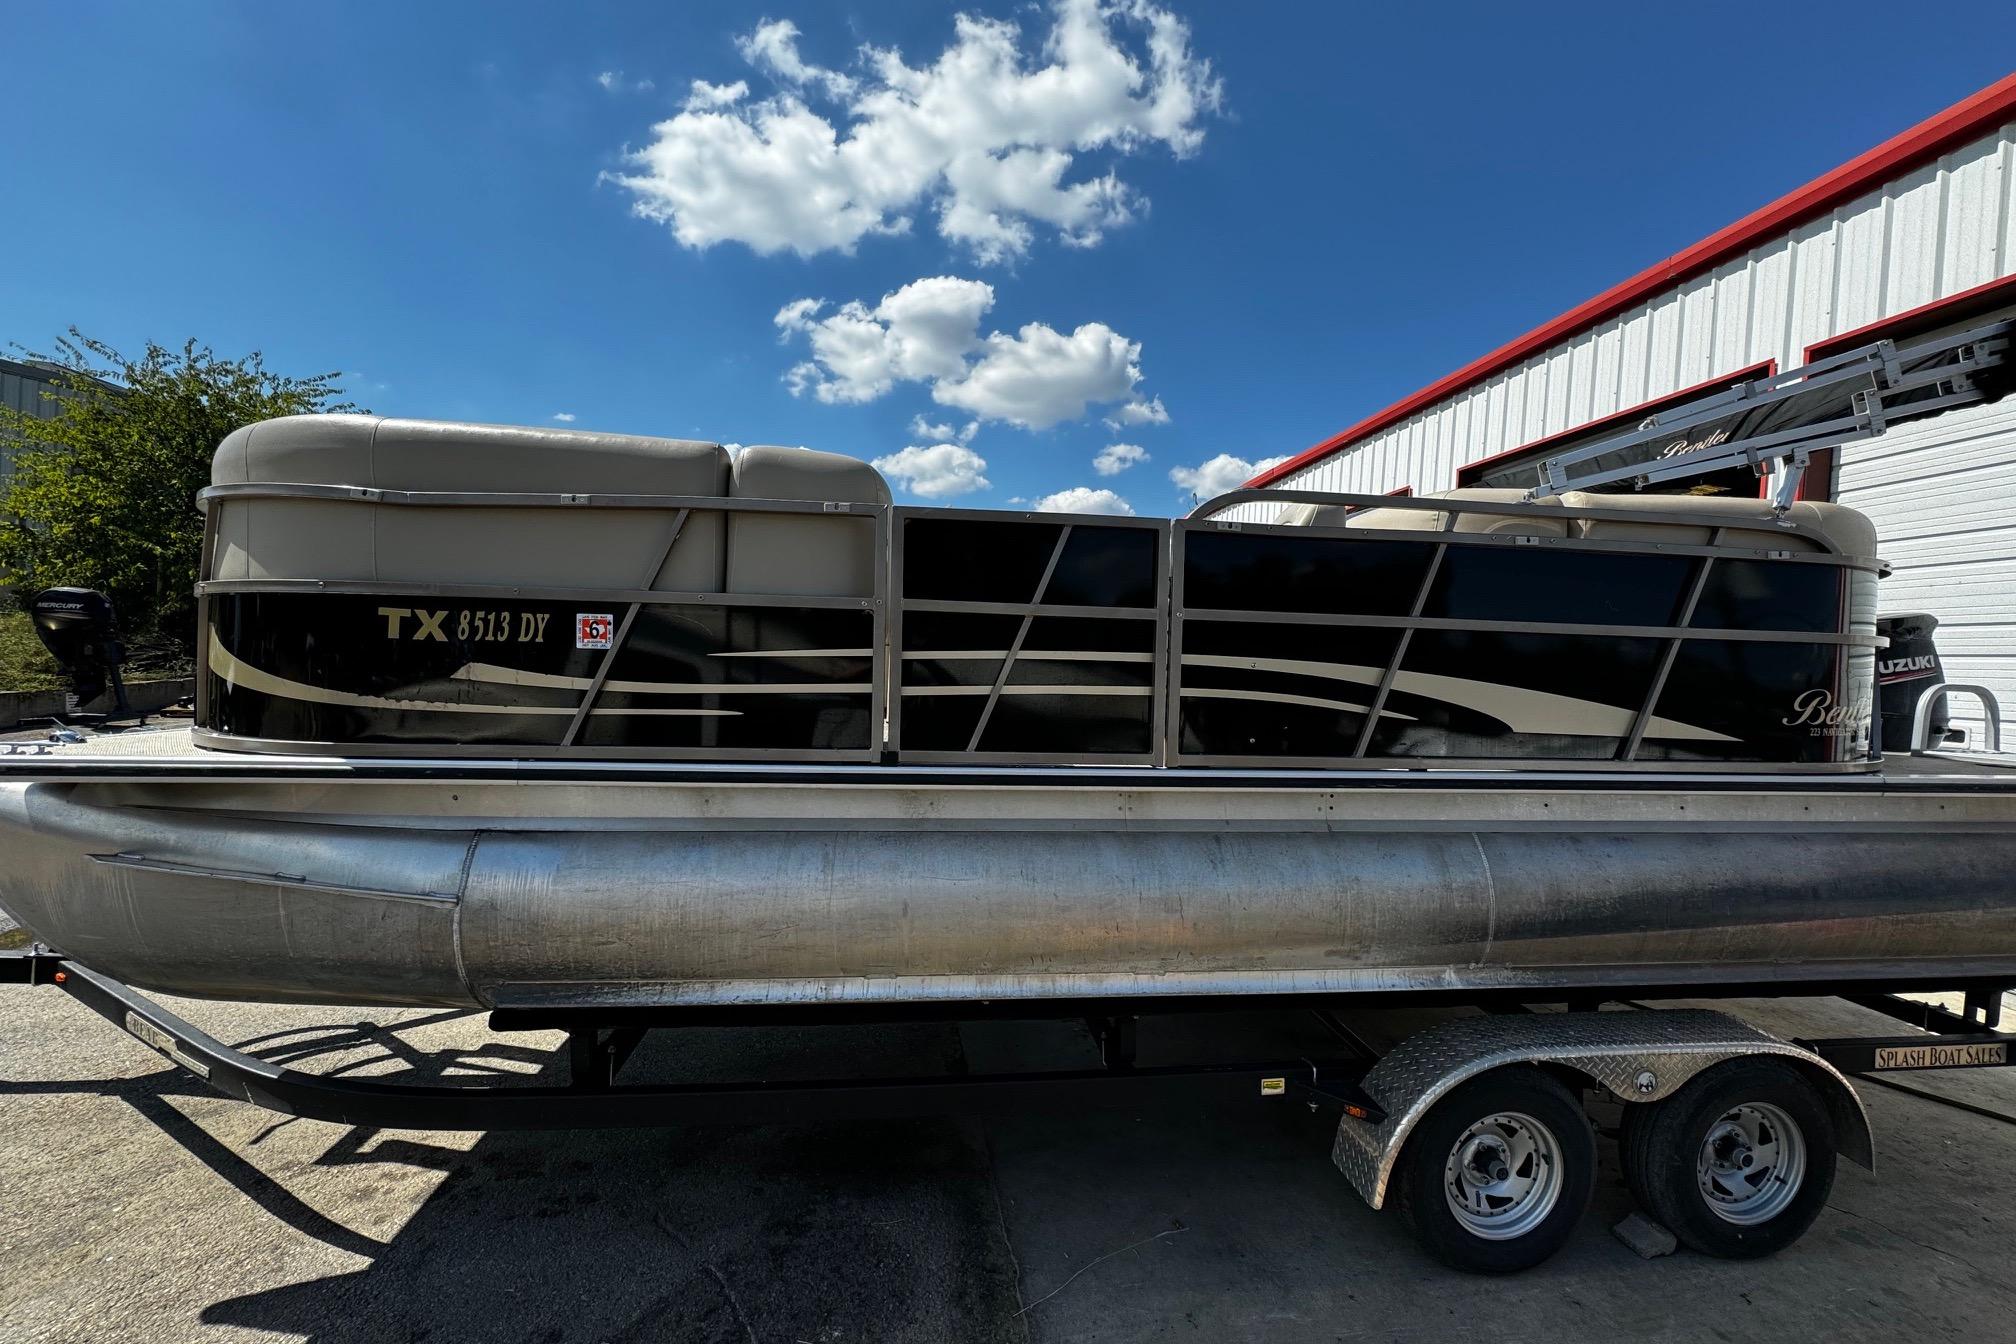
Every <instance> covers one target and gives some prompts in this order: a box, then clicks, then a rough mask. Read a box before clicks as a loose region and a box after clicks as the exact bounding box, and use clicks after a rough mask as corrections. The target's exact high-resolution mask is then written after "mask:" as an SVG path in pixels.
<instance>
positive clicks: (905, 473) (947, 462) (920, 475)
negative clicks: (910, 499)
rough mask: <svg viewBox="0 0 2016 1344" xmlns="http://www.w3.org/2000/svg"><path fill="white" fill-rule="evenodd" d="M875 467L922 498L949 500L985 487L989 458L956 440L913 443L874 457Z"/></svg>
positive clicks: (987, 483) (988, 483) (986, 485)
mask: <svg viewBox="0 0 2016 1344" xmlns="http://www.w3.org/2000/svg"><path fill="white" fill-rule="evenodd" d="M875 469H876V470H877V471H879V472H881V473H882V474H883V475H885V476H887V477H889V478H890V479H892V480H894V481H895V482H896V483H897V484H898V485H900V486H902V487H903V488H904V489H905V490H908V491H909V492H910V493H911V494H913V495H916V496H918V497H919V498H920V499H946V498H949V497H951V496H953V495H970V494H972V493H973V492H974V491H975V490H985V489H986V488H987V487H988V486H989V485H990V484H991V482H989V481H988V479H987V478H986V477H985V476H984V475H982V474H981V473H982V472H984V471H986V470H987V459H986V458H984V457H982V456H980V454H978V453H976V452H974V451H973V450H972V449H971V448H967V447H965V446H963V445H961V444H957V443H934V444H931V445H929V446H928V447H920V446H917V445H914V444H913V445H912V446H910V447H908V448H905V449H904V450H903V451H902V452H900V453H891V454H890V455H889V456H887V457H878V458H876V459H875Z"/></svg>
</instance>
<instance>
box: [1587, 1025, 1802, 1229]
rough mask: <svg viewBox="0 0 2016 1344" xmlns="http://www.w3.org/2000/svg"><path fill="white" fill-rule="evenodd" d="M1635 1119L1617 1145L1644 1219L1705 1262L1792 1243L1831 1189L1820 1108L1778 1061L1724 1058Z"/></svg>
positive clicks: (1797, 1073)
mask: <svg viewBox="0 0 2016 1344" xmlns="http://www.w3.org/2000/svg"><path fill="white" fill-rule="evenodd" d="M1632 1109H1633V1110H1638V1111H1642V1114H1640V1115H1638V1116H1637V1117H1635V1123H1632V1124H1628V1125H1626V1126H1625V1128H1624V1132H1623V1136H1622V1141H1621V1143H1620V1144H1619V1156H1620V1157H1621V1158H1622V1160H1623V1166H1624V1181H1625V1184H1627V1185H1629V1186H1630V1187H1631V1193H1632V1194H1633V1195H1635V1196H1636V1197H1637V1199H1638V1202H1639V1204H1640V1205H1642V1206H1643V1207H1644V1209H1645V1211H1646V1212H1647V1213H1649V1214H1651V1215H1652V1216H1653V1217H1654V1218H1656V1219H1658V1220H1659V1221H1660V1222H1662V1223H1664V1224H1665V1225H1666V1226H1667V1227H1668V1228H1669V1229H1671V1230H1672V1232H1673V1235H1674V1236H1676V1237H1678V1238H1679V1239H1680V1240H1681V1241H1683V1242H1685V1243H1686V1244H1687V1245H1688V1246H1691V1247H1692V1248H1693V1249H1695V1250H1697V1251H1699V1252H1701V1253H1702V1254H1704V1255H1714V1256H1720V1257H1722V1258H1724V1259H1731V1260H1748V1259H1755V1258H1756V1257H1759V1256H1765V1255H1771V1254H1774V1253H1776V1252H1778V1251H1781V1250H1783V1249H1785V1248H1786V1247H1787V1246H1790V1245H1791V1244H1792V1243H1793V1242H1795V1241H1797V1240H1798V1239H1799V1237H1800V1235H1801V1234H1803V1233H1804V1232H1805V1231H1806V1229H1807V1228H1809V1227H1811V1226H1812V1225H1813V1220H1814V1219H1815V1218H1817V1217H1818V1216H1819V1215H1820V1210H1821V1209H1822V1208H1823V1207H1824V1206H1825V1205H1826V1203H1827V1195H1828V1192H1829V1191H1831V1190H1832V1189H1833V1188H1834V1157H1835V1152H1836V1147H1835V1139H1834V1120H1833V1117H1832V1116H1831V1115H1830V1114H1829V1113H1828V1110H1827V1104H1826V1100H1825V1099H1824V1098H1823V1097H1821V1096H1820V1094H1819V1093H1818V1092H1817V1091H1816V1090H1815V1089H1814V1087H1813V1084H1812V1083H1811V1082H1810V1081H1808V1079H1807V1078H1806V1076H1805V1075H1804V1074H1803V1073H1801V1072H1800V1071H1799V1069H1798V1068H1796V1067H1795V1066H1793V1065H1791V1064H1788V1063H1786V1062H1785V1061H1783V1060H1780V1059H1771V1058H1752V1059H1732V1060H1729V1061H1728V1062H1726V1063H1723V1064H1718V1065H1716V1066H1715V1067H1714V1068H1712V1069H1707V1070H1704V1071H1703V1072H1702V1073H1701V1074H1700V1075H1699V1076H1697V1077H1695V1078H1694V1079H1693V1080H1692V1081H1691V1082H1689V1083H1688V1084H1687V1085H1686V1086H1685V1087H1683V1088H1681V1089H1680V1090H1679V1091H1678V1092H1675V1093H1674V1094H1673V1095H1672V1096H1671V1097H1668V1098H1667V1099H1666V1100H1664V1101H1659V1102H1650V1103H1645V1104H1643V1105H1642V1106H1640V1105H1634V1106H1633V1107H1632Z"/></svg>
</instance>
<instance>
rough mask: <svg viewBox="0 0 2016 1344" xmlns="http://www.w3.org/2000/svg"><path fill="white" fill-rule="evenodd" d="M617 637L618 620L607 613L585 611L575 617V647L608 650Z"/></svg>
mask: <svg viewBox="0 0 2016 1344" xmlns="http://www.w3.org/2000/svg"><path fill="white" fill-rule="evenodd" d="M615 637H616V618H615V616H613V615H611V614H610V613H609V612H606V611H583V612H577V613H576V614H575V616H574V647H575V648H577V649H606V648H608V647H609V645H610V643H611V641H612V640H614V639H615Z"/></svg>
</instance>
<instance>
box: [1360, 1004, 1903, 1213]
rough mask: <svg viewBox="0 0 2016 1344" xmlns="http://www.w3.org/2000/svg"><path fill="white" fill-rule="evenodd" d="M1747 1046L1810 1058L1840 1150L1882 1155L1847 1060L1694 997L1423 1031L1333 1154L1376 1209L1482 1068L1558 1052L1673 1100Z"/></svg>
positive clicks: (1377, 1085)
mask: <svg viewBox="0 0 2016 1344" xmlns="http://www.w3.org/2000/svg"><path fill="white" fill-rule="evenodd" d="M1744 1055H1784V1056H1786V1057H1788V1058H1790V1059H1794V1060H1797V1061H1798V1062H1799V1063H1800V1064H1801V1065H1803V1066H1804V1067H1805V1069H1806V1072H1807V1074H1808V1075H1809V1076H1810V1077H1811V1078H1812V1080H1813V1082H1814V1083H1815V1085H1816V1086H1818V1087H1819V1088H1820V1091H1821V1094H1822V1095H1823V1096H1824V1097H1825V1098H1826V1100H1827V1103H1828V1105H1829V1107H1830V1109H1831V1110H1832V1111H1833V1113H1834V1128H1835V1132H1836V1135H1837V1136H1838V1138H1839V1142H1840V1145H1841V1153H1842V1155H1843V1156H1845V1157H1847V1158H1849V1159H1850V1160H1852V1161H1854V1162H1856V1163H1858V1164H1860V1165H1861V1166H1864V1167H1868V1166H1871V1165H1873V1163H1874V1161H1875V1144H1874V1140H1873V1139H1872V1137H1871V1135H1870V1131H1869V1116H1868V1114H1867V1112H1865V1111H1864V1110H1863V1108H1862V1099H1861V1098H1860V1097H1858V1096H1857V1095H1856V1094H1855V1089H1854V1088H1853V1087H1851V1086H1850V1085H1849V1083H1848V1080H1847V1079H1846V1078H1844V1077H1843V1076H1842V1075H1841V1072H1840V1071H1839V1070H1838V1069H1836V1068H1835V1067H1834V1066H1833V1065H1831V1064H1829V1063H1827V1062H1826V1061H1825V1060H1823V1059H1821V1058H1820V1057H1819V1056H1817V1055H1815V1054H1812V1053H1811V1052H1810V1051H1806V1050H1802V1049H1800V1048H1799V1047H1798V1046H1796V1045H1792V1044H1790V1043H1789V1042H1786V1041H1781V1040H1779V1039H1778V1038H1777V1037H1775V1036H1772V1035H1770V1034H1768V1033H1766V1032H1762V1031H1759V1030H1758V1029H1757V1028H1755V1027H1753V1026H1751V1025H1749V1024H1748V1023H1746V1022H1740V1021H1738V1020H1737V1019H1735V1018H1733V1017H1730V1016H1729V1015H1728V1014H1726V1013H1717V1012H1711V1011H1708V1010H1706V1009H1694V1008H1686V1009H1680V1008H1675V1009H1658V1010H1653V1011H1647V1012H1617V1013H1530V1014H1516V1015H1505V1016H1486V1017H1466V1018H1459V1019H1457V1020H1455V1021H1452V1022H1445V1023H1442V1024H1441V1025H1439V1026H1435V1027H1430V1028H1428V1029H1427V1030H1425V1031H1420V1032H1416V1033H1415V1034H1414V1035H1412V1036H1409V1037H1408V1038H1407V1039H1406V1040H1404V1041H1402V1042H1401V1043H1400V1045H1399V1046H1397V1047H1396V1048H1395V1049H1394V1050H1393V1052H1392V1053H1391V1054H1389V1055H1387V1056H1386V1057H1385V1058H1384V1059H1381V1060H1380V1061H1379V1063H1378V1065H1377V1066H1375V1067H1374V1068H1373V1070H1372V1071H1371V1072H1370V1073H1368V1074H1366V1075H1365V1081H1364V1084H1363V1086H1364V1089H1365V1090H1366V1091H1367V1092H1369V1093H1371V1094H1372V1097H1373V1099H1374V1100H1376V1101H1377V1102H1378V1103H1379V1104H1380V1105H1381V1106H1382V1107H1384V1108H1385V1111H1386V1119H1384V1120H1383V1121H1381V1122H1380V1123H1379V1124H1378V1125H1376V1126H1375V1125H1369V1124H1366V1123H1365V1122H1364V1121H1362V1120H1353V1119H1351V1118H1350V1117H1349V1116H1346V1117H1345V1118H1344V1119H1343V1120H1341V1121H1340V1122H1339V1123H1338V1126H1337V1138H1336V1141H1335V1143H1334V1144H1332V1146H1331V1149H1330V1157H1331V1160H1332V1161H1334V1162H1335V1163H1336V1164H1337V1168H1338V1170H1340V1171H1342V1172H1343V1173H1344V1175H1345V1177H1346V1178H1347V1179H1348V1180H1349V1181H1350V1182H1351V1184H1352V1186H1353V1187H1354V1188H1355V1189H1356V1190H1357V1191H1358V1193H1359V1194H1361V1195H1363V1196H1364V1197H1365V1202H1366V1203H1368V1204H1370V1205H1371V1206H1372V1207H1373V1208H1375V1209H1376V1208H1380V1207H1383V1206H1384V1204H1385V1202H1386V1187H1387V1182H1388V1181H1389V1180H1391V1179H1392V1175H1393V1168H1394V1165H1395V1164H1396V1163H1398V1161H1399V1160H1400V1152H1401V1150H1402V1149H1403V1148H1404V1147H1405V1146H1406V1143H1407V1136H1408V1135H1409V1134H1410V1133H1412V1132H1413V1129H1414V1126H1415V1125H1417V1124H1419V1123H1420V1121H1421V1118H1422V1117H1423V1116H1425V1115H1427V1114H1428V1112H1429V1111H1430V1110H1431V1109H1432V1108H1433V1107H1434V1105H1435V1103H1436V1102H1438V1101H1440V1100H1441V1099H1442V1098H1443V1097H1444V1096H1447V1095H1448V1093H1449V1092H1450V1090H1451V1089H1453V1088H1455V1087H1457V1086H1458V1085H1460V1084H1461V1083H1463V1082H1465V1081H1467V1080H1468V1079H1471V1078H1474V1077H1476V1076H1477V1075H1478V1074H1480V1073H1485V1072H1488V1071H1489V1070H1491V1069H1496V1068H1501V1067H1503V1066H1504V1065H1507V1064H1560V1065H1564V1066H1566V1067H1568V1068H1570V1069H1573V1070H1574V1071H1575V1072H1577V1073H1580V1074H1582V1075H1584V1076H1585V1077H1587V1078H1589V1079H1590V1080H1591V1081H1592V1082H1594V1083H1596V1084H1597V1085H1598V1086H1601V1087H1605V1088H1608V1089H1609V1090H1610V1091H1611V1092H1613V1093H1615V1094H1616V1095H1617V1096H1618V1097H1619V1098H1621V1099H1622V1100H1624V1101H1626V1102H1646V1101H1660V1100H1663V1099H1664V1098H1666V1097H1669V1096H1671V1095H1672V1094H1673V1093H1675V1092H1677V1091H1679V1090H1680V1089H1681V1088H1682V1087H1684V1086H1686V1084H1687V1082H1688V1080H1689V1079H1691V1078H1693V1077H1694V1075H1695V1074H1697V1073H1699V1072H1701V1071H1702V1070H1703V1069H1706V1068H1708V1067H1710V1066H1712V1065H1715V1064H1720V1063H1721V1062H1722V1061H1723V1060H1726V1059H1735V1058H1737V1057H1739V1056H1744ZM1827 1082H1831V1083H1832V1084H1833V1086H1832V1087H1829V1086H1827V1085H1826V1083H1827Z"/></svg>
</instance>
